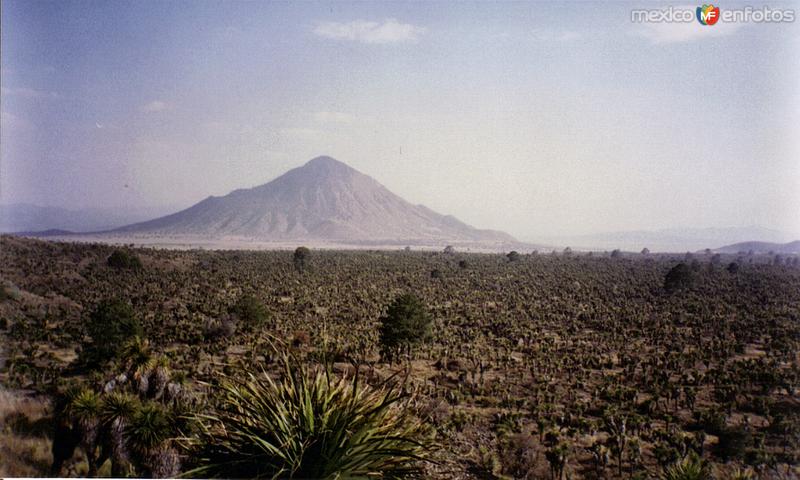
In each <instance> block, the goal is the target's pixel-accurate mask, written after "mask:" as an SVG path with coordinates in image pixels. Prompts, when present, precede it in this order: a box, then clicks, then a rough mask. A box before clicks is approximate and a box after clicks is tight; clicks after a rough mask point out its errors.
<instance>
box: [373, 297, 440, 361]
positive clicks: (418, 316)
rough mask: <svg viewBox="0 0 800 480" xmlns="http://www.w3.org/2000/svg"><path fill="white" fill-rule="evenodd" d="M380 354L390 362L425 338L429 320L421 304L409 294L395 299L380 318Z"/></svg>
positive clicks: (428, 330)
mask: <svg viewBox="0 0 800 480" xmlns="http://www.w3.org/2000/svg"><path fill="white" fill-rule="evenodd" d="M380 322H381V325H380V340H381V354H382V355H383V356H385V357H387V358H388V359H389V360H390V361H391V360H392V359H393V358H394V357H395V355H396V354H398V353H400V352H401V351H402V350H406V352H408V351H409V350H410V349H411V345H413V344H415V343H417V342H419V341H420V340H423V339H424V338H426V337H427V336H428V334H429V332H430V327H431V318H430V316H429V315H428V312H427V311H426V309H425V306H424V305H423V304H422V302H421V301H420V300H419V299H418V298H417V297H416V296H414V295H412V294H410V293H406V294H403V295H401V296H399V297H397V298H396V299H395V300H394V301H393V302H392V303H391V305H389V309H388V310H387V312H386V315H384V316H383V317H381V318H380Z"/></svg>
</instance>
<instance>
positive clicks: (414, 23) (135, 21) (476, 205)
mask: <svg viewBox="0 0 800 480" xmlns="http://www.w3.org/2000/svg"><path fill="white" fill-rule="evenodd" d="M750 4H751V5H761V4H759V3H756V2H751V3H750ZM663 5H670V4H663ZM674 5H678V3H676V4H674ZM768 5H769V6H770V7H782V8H792V9H795V10H800V3H777V2H771V3H769V4H768ZM657 6H659V4H654V3H651V2H634V3H614V4H612V5H608V4H601V3H597V4H593V3H585V2H580V3H569V4H555V5H554V4H546V3H463V2H459V3H444V2H428V3H395V2H393V3H343V2H336V3H303V2H295V3H291V4H288V3H274V2H271V3H267V2H261V1H258V2H248V3H244V2H217V1H191V2H180V1H172V2H156V1H136V2H133V1H131V2H106V1H103V2H99V1H98V2H83V1H81V2H75V1H56V2H33V1H28V0H25V1H20V0H3V2H2V12H1V13H2V25H1V27H2V33H1V35H2V38H1V39H0V40H2V42H1V43H0V45H1V46H0V60H1V61H2V104H1V107H2V109H1V110H2V133H1V134H0V135H1V138H0V145H1V146H0V203H14V202H30V203H36V204H41V205H54V206H63V207H71V208H80V207H98V206H106V207H107V206H111V207H117V206H119V207H122V206H137V207H138V206H170V207H173V206H174V207H186V206H189V205H191V204H193V203H195V202H197V201H199V200H201V199H203V198H205V197H206V196H208V195H222V194H225V193H227V192H229V191H230V190H233V189H235V188H240V187H249V186H254V185H258V184H261V183H265V182H267V181H269V180H271V179H272V178H274V177H276V176H278V175H280V174H281V173H283V172H284V171H286V170H288V169H289V168H292V167H295V166H299V165H301V164H303V163H305V162H306V161H307V160H309V159H311V158H312V157H314V156H317V155H322V154H326V155H331V156H333V157H335V158H337V159H339V160H342V161H344V162H345V163H347V164H349V165H351V166H352V167H354V168H356V169H358V170H360V171H362V172H364V173H366V174H368V175H371V176H373V177H374V178H376V179H377V180H378V181H380V182H381V183H383V184H384V185H385V186H387V187H388V188H389V189H390V190H392V191H394V192H395V193H397V194H399V195H401V196H402V197H404V198H405V199H407V200H409V201H411V202H413V203H422V204H425V205H427V206H428V207H430V208H433V209H434V210H437V211H439V212H441V213H450V214H453V215H456V216H457V217H459V218H460V219H462V220H464V221H466V222H468V223H470V224H473V225H475V226H478V227H482V228H497V229H502V230H505V231H507V232H509V233H512V234H514V235H516V236H517V237H518V238H522V239H535V238H536V237H538V236H541V235H558V234H579V233H594V232H602V231H615V230H630V229H656V228H668V227H706V226H719V227H725V226H745V225H754V224H758V225H763V226H765V227H769V228H775V229H780V230H784V231H788V232H791V233H792V234H796V235H798V236H800V61H799V60H800V55H799V52H800V25H798V23H800V22H798V21H796V22H794V23H790V24H746V25H739V26H736V25H733V26H732V25H722V24H717V25H715V26H702V25H700V24H699V23H698V22H693V23H691V24H687V25H677V24H672V25H665V24H660V25H653V24H651V25H641V24H634V23H632V22H631V18H630V10H631V8H641V7H647V8H655V7H657ZM695 6H696V5H693V6H692V7H691V8H694V7H695ZM733 6H734V4H731V3H730V2H726V4H725V5H724V8H731V7H733Z"/></svg>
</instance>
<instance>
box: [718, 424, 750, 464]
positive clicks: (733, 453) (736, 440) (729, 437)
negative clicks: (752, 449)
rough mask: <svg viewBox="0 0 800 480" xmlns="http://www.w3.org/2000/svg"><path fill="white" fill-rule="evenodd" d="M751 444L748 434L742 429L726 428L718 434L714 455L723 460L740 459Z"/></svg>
mask: <svg viewBox="0 0 800 480" xmlns="http://www.w3.org/2000/svg"><path fill="white" fill-rule="evenodd" d="M752 443H753V439H752V437H751V436H750V433H749V432H747V431H746V430H745V429H744V428H742V427H727V428H724V429H723V430H722V431H721V432H719V442H717V445H716V448H715V450H714V453H716V454H717V455H718V456H719V457H720V458H722V459H723V460H726V461H727V460H733V459H740V458H743V457H744V454H745V452H746V450H747V447H749V446H750V445H751V444H752Z"/></svg>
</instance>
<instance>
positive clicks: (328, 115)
mask: <svg viewBox="0 0 800 480" xmlns="http://www.w3.org/2000/svg"><path fill="white" fill-rule="evenodd" d="M312 117H313V118H314V121H315V122H319V123H350V122H352V121H353V120H355V117H353V116H352V115H350V114H349V113H344V112H315V113H314V114H313V115H312Z"/></svg>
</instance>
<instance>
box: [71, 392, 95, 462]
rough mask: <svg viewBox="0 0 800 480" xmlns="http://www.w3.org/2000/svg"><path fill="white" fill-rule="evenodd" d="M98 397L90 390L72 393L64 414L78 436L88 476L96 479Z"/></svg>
mask: <svg viewBox="0 0 800 480" xmlns="http://www.w3.org/2000/svg"><path fill="white" fill-rule="evenodd" d="M101 408H102V403H101V401H100V396H99V395H98V394H97V393H95V392H94V391H92V390H89V389H83V390H80V391H79V392H78V393H73V397H72V399H71V401H70V403H69V405H68V406H67V409H66V413H67V415H68V416H69V417H70V418H71V419H72V421H73V422H74V425H75V430H76V431H77V433H78V435H79V436H80V446H81V448H83V450H84V452H86V459H87V462H88V464H89V476H90V477H96V476H97V469H98V467H99V465H98V455H97V447H98V446H99V436H100V412H101Z"/></svg>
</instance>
